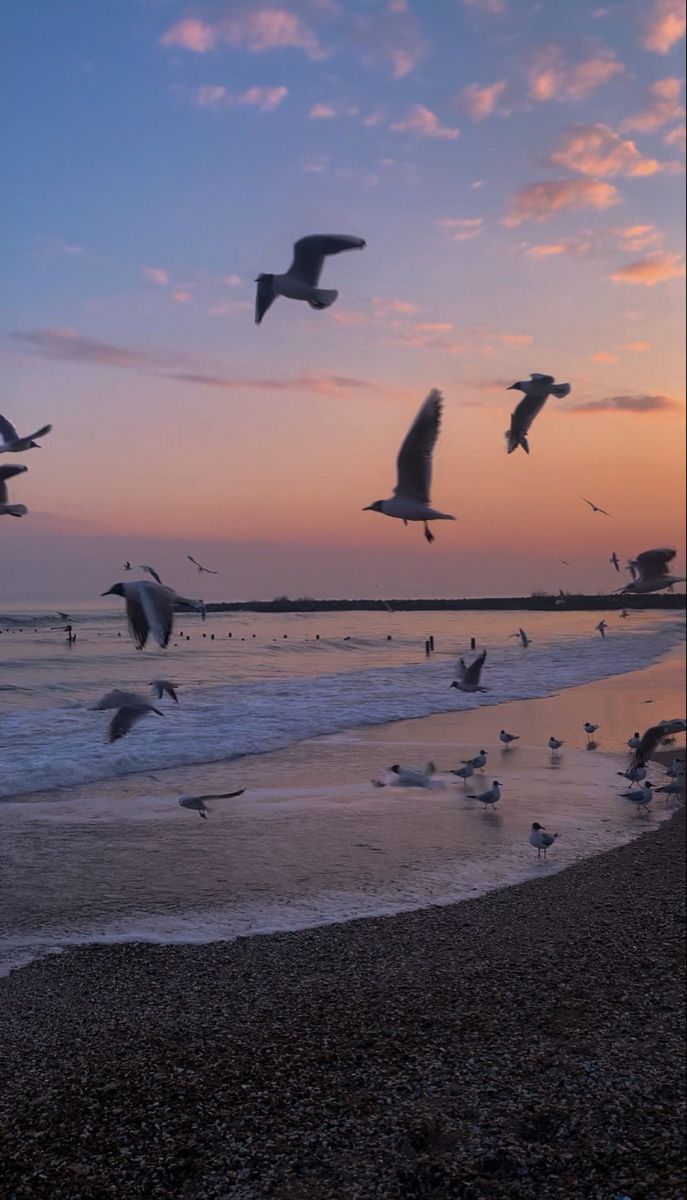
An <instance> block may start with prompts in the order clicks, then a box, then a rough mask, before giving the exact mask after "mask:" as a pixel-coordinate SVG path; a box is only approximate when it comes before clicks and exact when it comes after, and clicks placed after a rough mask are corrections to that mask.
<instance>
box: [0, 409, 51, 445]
mask: <svg viewBox="0 0 687 1200" xmlns="http://www.w3.org/2000/svg"><path fill="white" fill-rule="evenodd" d="M51 429H52V425H43V426H42V427H41V428H40V429H37V430H36V432H35V433H31V434H29V435H28V437H20V436H19V434H18V433H17V431H16V429H15V428H14V425H13V424H12V422H11V421H8V420H7V417H3V416H0V454H21V453H22V451H24V450H33V449H36V450H40V446H39V445H38V442H37V441H35V440H34V439H35V438H39V437H45V435H46V433H50V430H51Z"/></svg>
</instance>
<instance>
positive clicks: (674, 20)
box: [642, 0, 685, 54]
mask: <svg viewBox="0 0 687 1200" xmlns="http://www.w3.org/2000/svg"><path fill="white" fill-rule="evenodd" d="M684 36H685V6H684V4H683V2H682V0H653V3H652V4H650V5H649V6H648V7H647V8H645V10H644V13H643V18H642V45H643V46H644V48H645V49H646V50H655V51H656V53H657V54H667V53H668V51H669V50H671V49H672V48H673V46H674V45H675V43H676V42H679V41H680V39H681V38H683V37H684Z"/></svg>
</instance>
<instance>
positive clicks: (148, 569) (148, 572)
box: [124, 563, 165, 587]
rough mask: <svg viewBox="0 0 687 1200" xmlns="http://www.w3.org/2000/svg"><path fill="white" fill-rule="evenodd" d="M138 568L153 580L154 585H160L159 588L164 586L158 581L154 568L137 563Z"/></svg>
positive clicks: (158, 577)
mask: <svg viewBox="0 0 687 1200" xmlns="http://www.w3.org/2000/svg"><path fill="white" fill-rule="evenodd" d="M138 566H139V569H140V570H141V571H145V573H146V575H150V576H151V577H152V578H153V579H154V580H155V582H156V583H159V584H160V586H161V587H164V586H165V585H164V583H163V582H162V580H161V579H160V576H159V575H158V573H157V571H156V570H155V567H150V566H146V565H145V564H144V563H139V564H138ZM124 569H125V570H126V568H124Z"/></svg>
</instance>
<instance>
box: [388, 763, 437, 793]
mask: <svg viewBox="0 0 687 1200" xmlns="http://www.w3.org/2000/svg"><path fill="white" fill-rule="evenodd" d="M389 770H390V771H392V772H393V774H394V775H395V776H396V779H397V782H398V783H400V784H401V786H402V787H422V788H427V787H431V784H432V776H433V775H434V773H435V771H436V767H435V766H434V763H432V762H430V763H427V765H426V767H425V768H424V770H421V769H418V768H417V767H399V765H398V763H394V765H393V767H389Z"/></svg>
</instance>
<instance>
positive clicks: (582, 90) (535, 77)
mask: <svg viewBox="0 0 687 1200" xmlns="http://www.w3.org/2000/svg"><path fill="white" fill-rule="evenodd" d="M624 70H625V68H624V66H623V64H622V63H620V62H618V60H617V58H616V56H615V53H614V51H613V50H609V49H608V48H607V47H602V48H601V49H600V50H598V51H597V52H596V53H595V54H593V55H590V57H589V58H585V59H583V60H582V61H581V62H577V63H570V64H569V63H567V62H566V59H565V55H564V54H563V51H562V50H561V48H560V46H555V45H548V46H542V47H541V48H540V49H539V50H537V51H536V52H535V55H534V58H533V60H532V62H531V65H530V68H529V71H528V84H529V86H528V95H529V96H530V98H531V99H532V100H537V101H539V102H543V101H546V100H563V101H566V100H567V101H573V102H575V101H579V100H586V99H587V97H588V96H591V95H592V93H593V92H595V91H596V90H597V89H598V88H600V87H603V85H604V84H605V83H609V82H610V80H611V79H615V78H616V76H618V75H622V73H623V72H624Z"/></svg>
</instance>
